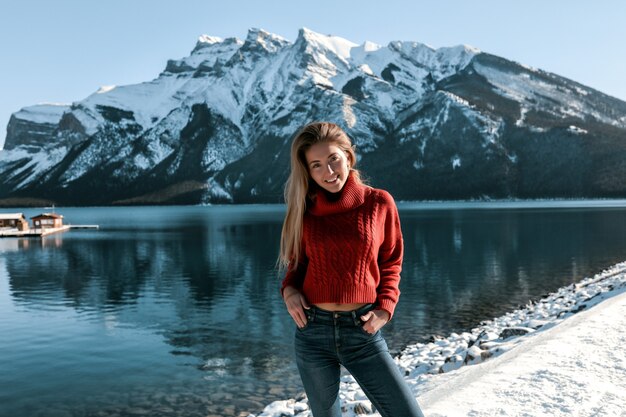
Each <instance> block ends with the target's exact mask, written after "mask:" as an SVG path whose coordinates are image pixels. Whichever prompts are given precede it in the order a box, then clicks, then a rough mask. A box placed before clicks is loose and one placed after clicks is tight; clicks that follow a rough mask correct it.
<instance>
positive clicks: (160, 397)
mask: <svg viewBox="0 0 626 417" xmlns="http://www.w3.org/2000/svg"><path fill="white" fill-rule="evenodd" d="M398 207H399V210H400V217H401V221H402V230H403V235H404V241H405V258H404V264H403V273H402V281H401V285H400V289H401V291H402V295H401V298H400V303H399V305H398V307H397V309H396V313H395V316H394V320H393V321H392V322H391V323H389V324H388V325H387V326H386V327H385V328H384V333H385V336H386V338H387V342H388V344H389V346H390V348H391V350H392V351H393V352H398V351H399V350H400V349H401V348H402V347H403V346H405V345H406V344H408V343H414V342H423V341H426V340H427V339H428V338H429V337H430V336H432V335H443V336H447V335H448V334H449V333H451V332H462V331H464V330H470V329H471V328H472V327H475V326H476V325H478V324H479V323H480V322H481V321H483V320H488V319H491V318H494V317H496V316H500V315H502V314H504V313H505V312H507V311H510V310H512V309H515V308H517V307H519V306H520V305H524V304H526V303H528V302H529V301H530V300H536V299H539V298H541V297H542V296H544V295H545V294H547V293H549V292H551V291H554V290H556V289H557V288H559V287H562V286H565V285H569V284H571V283H574V282H577V281H580V280H581V279H583V278H585V277H588V276H592V275H594V274H596V273H598V272H600V271H601V270H603V269H604V268H606V267H608V266H610V265H613V264H615V263H617V262H621V261H624V260H626V200H604V201H538V202H494V203H485V202H482V203H399V204H398ZM284 209H285V208H284V206H282V205H243V206H206V207H200V206H193V207H192V206H183V207H113V208H111V207H106V208H101V207H96V208H58V209H57V212H58V213H60V214H63V215H64V216H65V223H66V224H68V223H69V224H99V225H100V229H99V230H73V231H69V232H66V233H63V234H57V235H52V236H48V237H46V238H44V239H35V238H30V239H16V238H4V239H0V357H1V360H0V416H2V417H4V416H7V417H8V416H11V417H14V416H22V417H31V416H41V417H44V416H45V417H57V416H64V417H65V416H68V417H69V416H144V415H147V416H167V417H171V416H187V417H193V416H198V417H206V416H237V415H246V414H247V413H248V412H254V413H258V412H259V411H261V409H262V408H263V407H264V406H265V405H267V404H269V403H270V402H271V401H273V400H277V399H286V398H289V397H292V396H294V395H297V394H298V393H300V392H302V387H301V384H300V380H299V376H298V374H297V371H296V368H295V364H294V359H293V342H292V338H293V332H294V329H295V326H294V324H293V323H292V321H291V319H290V317H289V316H288V314H287V312H286V310H285V308H284V306H283V303H282V301H281V299H280V293H279V286H280V277H278V275H277V272H276V270H275V268H274V266H275V261H276V256H277V253H278V244H279V238H280V230H281V224H282V216H283V214H284ZM2 212H23V213H24V214H25V215H26V216H27V218H29V217H30V216H34V215H36V214H40V213H41V212H42V210H41V209H40V210H34V209H8V210H7V209H3V210H2Z"/></svg>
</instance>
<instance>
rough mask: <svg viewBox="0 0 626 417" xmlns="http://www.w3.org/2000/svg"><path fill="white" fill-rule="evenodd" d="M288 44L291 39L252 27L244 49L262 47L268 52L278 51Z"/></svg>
mask: <svg viewBox="0 0 626 417" xmlns="http://www.w3.org/2000/svg"><path fill="white" fill-rule="evenodd" d="M287 44H289V41H288V40H287V39H285V38H283V37H281V36H278V35H275V34H273V33H270V32H268V31H266V30H264V29H260V28H250V29H248V35H247V36H246V41H245V42H244V45H243V48H244V50H252V49H256V48H259V47H260V48H262V49H264V50H266V51H268V52H276V51H277V50H279V49H281V48H282V47H283V46H285V45H287Z"/></svg>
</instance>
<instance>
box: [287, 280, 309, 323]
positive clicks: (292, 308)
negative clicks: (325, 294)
mask: <svg viewBox="0 0 626 417" xmlns="http://www.w3.org/2000/svg"><path fill="white" fill-rule="evenodd" d="M283 300H284V301H285V305H286V306H287V311H289V315H290V316H291V318H292V319H293V321H295V322H296V326H298V328H299V329H301V328H303V327H304V326H306V323H307V319H306V313H305V312H304V309H307V310H308V309H309V308H311V306H310V305H309V303H308V302H307V301H306V298H304V296H303V295H302V293H301V292H300V291H298V290H296V289H295V288H293V287H285V290H284V291H283Z"/></svg>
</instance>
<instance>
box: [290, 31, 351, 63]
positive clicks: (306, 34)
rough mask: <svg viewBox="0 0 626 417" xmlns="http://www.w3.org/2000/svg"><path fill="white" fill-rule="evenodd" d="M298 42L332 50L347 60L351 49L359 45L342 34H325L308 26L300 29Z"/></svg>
mask: <svg viewBox="0 0 626 417" xmlns="http://www.w3.org/2000/svg"><path fill="white" fill-rule="evenodd" d="M296 43H304V44H307V45H311V46H312V47H314V48H316V49H321V50H326V51H331V52H333V53H334V54H335V55H337V56H339V57H340V58H343V59H345V60H348V59H350V50H351V49H352V48H355V47H358V46H359V45H357V44H356V43H354V42H351V41H349V40H347V39H345V38H342V37H340V36H334V35H323V34H321V33H317V32H314V31H312V30H311V29H308V28H306V27H302V28H301V29H300V30H299V31H298V38H297V39H296Z"/></svg>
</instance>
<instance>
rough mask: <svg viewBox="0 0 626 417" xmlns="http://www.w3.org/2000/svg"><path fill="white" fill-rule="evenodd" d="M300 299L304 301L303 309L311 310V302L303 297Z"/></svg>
mask: <svg viewBox="0 0 626 417" xmlns="http://www.w3.org/2000/svg"><path fill="white" fill-rule="evenodd" d="M300 299H301V300H302V307H304V308H306V309H307V310H308V309H310V308H311V306H310V305H309V302H308V301H307V300H306V298H304V297H303V296H302V297H300Z"/></svg>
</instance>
